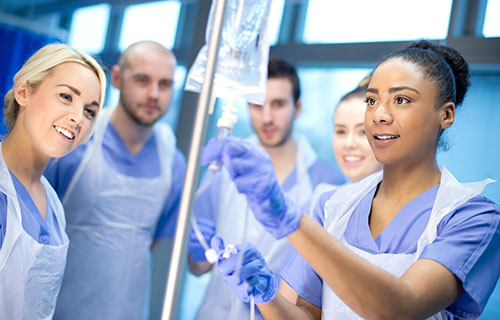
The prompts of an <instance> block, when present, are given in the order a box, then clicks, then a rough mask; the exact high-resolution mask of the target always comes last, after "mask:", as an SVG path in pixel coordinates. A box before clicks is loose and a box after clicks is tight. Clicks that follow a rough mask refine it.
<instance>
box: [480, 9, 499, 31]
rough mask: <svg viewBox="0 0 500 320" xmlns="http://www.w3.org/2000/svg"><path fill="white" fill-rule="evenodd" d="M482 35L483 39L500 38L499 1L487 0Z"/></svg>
mask: <svg viewBox="0 0 500 320" xmlns="http://www.w3.org/2000/svg"><path fill="white" fill-rule="evenodd" d="M483 35H484V36H485V37H500V0H488V5H487V7H486V15H485V17H484V25H483Z"/></svg>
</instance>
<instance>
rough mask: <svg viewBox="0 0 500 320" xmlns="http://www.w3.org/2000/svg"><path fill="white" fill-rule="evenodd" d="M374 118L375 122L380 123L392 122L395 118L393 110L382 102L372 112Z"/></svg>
mask: <svg viewBox="0 0 500 320" xmlns="http://www.w3.org/2000/svg"><path fill="white" fill-rule="evenodd" d="M372 118H373V122H374V123H379V124H390V123H392V120H393V118H392V113H391V110H390V109H389V108H388V107H387V106H386V105H385V104H380V105H379V106H378V107H377V109H375V111H374V112H373V113H372Z"/></svg>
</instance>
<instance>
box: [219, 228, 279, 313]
mask: <svg viewBox="0 0 500 320" xmlns="http://www.w3.org/2000/svg"><path fill="white" fill-rule="evenodd" d="M211 245H212V248H213V249H214V250H215V251H216V252H217V254H218V255H219V262H218V263H217V266H218V269H219V273H220V274H221V276H222V279H223V280H224V282H225V283H226V285H227V286H228V287H229V289H230V290H231V291H233V293H234V294H235V296H236V297H237V298H238V299H240V300H241V301H243V302H245V303H250V295H253V296H254V298H255V303H256V304H262V303H266V302H269V301H271V300H273V299H274V296H275V295H276V292H278V290H279V284H280V277H279V276H278V275H275V274H274V273H273V272H272V271H271V269H269V267H268V266H267V264H266V260H265V259H264V257H263V256H262V254H261V253H260V252H259V251H258V250H257V248H255V247H254V246H253V245H251V244H249V243H248V244H244V245H237V246H236V250H237V251H238V252H237V253H233V254H231V256H230V257H229V258H228V259H224V258H222V254H223V251H224V242H223V241H222V238H221V237H219V236H215V237H213V238H212V241H211ZM242 252H243V254H244V255H243V260H242V265H241V268H240V274H239V277H237V275H236V269H237V265H238V262H239V260H240V255H241V253H242Z"/></svg>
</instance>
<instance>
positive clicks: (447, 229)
mask: <svg viewBox="0 0 500 320" xmlns="http://www.w3.org/2000/svg"><path fill="white" fill-rule="evenodd" d="M438 188H439V185H437V186H435V187H433V188H431V189H429V190H427V191H426V192H424V193H422V194H420V195H419V196H417V197H416V198H414V199H413V200H411V201H410V202H408V203H407V204H406V206H404V207H403V208H402V209H401V211H400V212H399V213H398V214H397V215H396V216H395V217H394V219H393V220H392V221H391V222H390V223H389V224H388V225H387V226H386V228H385V229H384V230H383V231H382V232H381V233H380V234H379V235H378V236H377V238H376V239H373V237H372V235H371V232H370V227H369V215H370V211H371V205H372V201H373V197H374V195H375V192H376V187H375V188H374V189H373V190H371V191H370V192H369V193H368V194H367V195H366V196H365V197H364V198H363V199H362V200H361V202H360V203H359V205H358V207H357V208H356V209H355V210H354V212H353V214H352V216H351V217H350V220H349V222H348V225H347V228H346V231H345V239H346V241H347V242H348V243H349V244H350V245H352V246H354V247H357V248H359V249H362V250H365V251H367V252H370V253H372V254H377V253H393V254H395V253H414V252H416V249H417V240H418V239H419V238H420V236H421V235H422V232H423V231H424V229H425V227H426V225H427V223H428V221H429V217H430V214H431V210H432V206H433V204H434V201H435V198H436V194H437V191H438ZM334 193H335V191H330V192H326V193H325V194H323V195H322V196H321V197H320V198H319V200H318V202H317V204H316V205H315V208H314V210H313V218H314V219H315V220H316V221H318V222H319V223H320V224H321V225H323V217H324V212H323V208H324V207H325V203H326V201H327V200H328V199H330V197H331V196H332V195H333V194H334ZM499 222H500V207H499V206H498V205H497V204H496V203H494V202H492V201H491V200H489V199H487V198H485V197H483V196H476V197H474V198H472V199H470V200H469V201H467V202H466V203H465V204H463V205H461V206H460V207H458V208H457V209H456V210H455V211H453V212H451V213H450V214H448V215H446V216H445V217H444V218H443V220H441V222H440V223H439V225H438V228H437V238H436V239H435V240H434V242H432V243H431V244H429V245H428V246H427V247H426V248H425V249H424V251H423V253H422V255H421V256H420V257H419V259H432V260H434V261H437V262H439V263H440V264H442V265H443V266H445V267H446V268H447V269H448V270H450V271H451V272H452V273H453V274H454V275H455V276H456V277H457V278H458V279H460V280H461V281H462V286H463V288H464V290H465V293H464V294H463V295H462V296H461V297H460V298H459V299H457V300H456V301H455V302H454V303H453V304H452V305H450V306H449V307H448V308H446V312H447V314H448V318H449V319H455V317H460V318H470V317H473V318H475V317H477V316H478V315H479V314H480V313H481V312H482V310H483V308H484V306H485V305H486V303H487V301H488V298H489V296H490V295H491V293H492V292H493V289H494V288H495V285H496V282H497V280H498V277H499V273H500V270H499V268H497V267H492V266H499V265H500V250H498V248H499V247H500V229H499V227H500V226H499ZM282 277H283V279H284V280H285V281H286V282H287V283H288V284H289V285H290V286H291V287H292V288H293V289H294V290H295V291H296V292H297V294H298V295H299V296H300V297H302V298H303V299H305V300H307V301H309V302H310V303H312V304H314V305H316V306H318V307H321V296H322V280H321V278H320V277H319V276H318V274H316V272H315V271H314V270H313V269H312V267H311V266H310V265H309V264H308V263H307V262H306V261H305V260H304V259H303V258H302V256H300V255H299V254H296V255H295V256H294V258H293V260H292V261H291V263H290V264H289V266H288V267H287V268H285V270H284V271H283V273H282Z"/></svg>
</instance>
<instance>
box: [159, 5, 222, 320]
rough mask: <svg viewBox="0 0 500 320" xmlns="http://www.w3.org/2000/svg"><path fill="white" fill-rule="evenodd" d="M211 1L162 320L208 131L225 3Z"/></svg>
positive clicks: (171, 306) (172, 304)
mask: <svg viewBox="0 0 500 320" xmlns="http://www.w3.org/2000/svg"><path fill="white" fill-rule="evenodd" d="M214 1H217V4H216V7H215V14H214V20H213V28H212V33H211V34H210V40H209V43H208V54H207V63H206V69H205V76H204V79H203V85H202V88H201V92H200V96H199V99H198V107H197V111H196V117H195V123H194V127H193V135H192V138H191V145H190V147H189V158H188V161H187V167H186V178H185V180H184V187H183V189H182V197H181V202H180V208H179V217H178V221H177V227H176V232H175V236H174V243H173V249H172V257H171V260H170V268H169V272H168V277H167V284H166V289H165V298H164V300H163V311H162V316H161V319H162V320H167V319H168V320H175V316H176V314H175V313H176V311H177V306H178V304H179V294H180V292H181V290H180V289H179V287H180V285H181V284H182V283H181V282H182V276H183V273H182V270H183V269H184V264H185V262H186V241H187V234H188V231H189V230H188V228H189V221H190V218H191V208H192V204H193V197H194V193H195V189H196V185H197V182H198V176H199V167H200V166H199V162H200V153H201V148H202V146H203V141H204V140H205V135H206V131H207V130H206V129H207V122H208V121H207V115H208V110H209V105H210V101H211V96H212V88H213V78H214V73H215V68H216V65H217V55H218V52H219V42H220V37H221V32H222V23H223V19H224V11H225V8H226V2H227V1H226V0H214Z"/></svg>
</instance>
